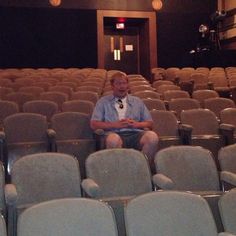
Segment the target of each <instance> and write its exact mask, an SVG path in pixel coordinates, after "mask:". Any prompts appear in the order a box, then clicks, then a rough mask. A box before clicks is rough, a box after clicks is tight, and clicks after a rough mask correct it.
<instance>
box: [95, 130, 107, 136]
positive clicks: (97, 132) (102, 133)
mask: <svg viewBox="0 0 236 236" xmlns="http://www.w3.org/2000/svg"><path fill="white" fill-rule="evenodd" d="M94 134H95V135H104V134H105V131H104V130H103V129H96V130H95V131H94Z"/></svg>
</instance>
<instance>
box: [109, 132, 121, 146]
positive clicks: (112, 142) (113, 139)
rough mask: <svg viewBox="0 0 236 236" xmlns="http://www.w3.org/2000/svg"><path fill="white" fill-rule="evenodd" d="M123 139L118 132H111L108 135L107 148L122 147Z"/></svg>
mask: <svg viewBox="0 0 236 236" xmlns="http://www.w3.org/2000/svg"><path fill="white" fill-rule="evenodd" d="M122 144H123V142H122V139H121V137H120V136H119V135H118V134H116V133H110V134H108V135H107V137H106V148H122Z"/></svg>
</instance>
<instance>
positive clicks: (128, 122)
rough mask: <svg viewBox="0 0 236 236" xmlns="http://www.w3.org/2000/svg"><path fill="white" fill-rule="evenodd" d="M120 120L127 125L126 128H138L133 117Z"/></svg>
mask: <svg viewBox="0 0 236 236" xmlns="http://www.w3.org/2000/svg"><path fill="white" fill-rule="evenodd" d="M120 122H121V123H122V124H123V125H125V127H126V128H136V125H137V123H138V122H137V121H135V120H133V119H122V120H120Z"/></svg>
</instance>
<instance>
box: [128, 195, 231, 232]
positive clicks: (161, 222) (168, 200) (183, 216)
mask: <svg viewBox="0 0 236 236" xmlns="http://www.w3.org/2000/svg"><path fill="white" fill-rule="evenodd" d="M125 224H126V232H127V235H129V236H144V235H145V236H154V235H163V236H166V235H168V236H183V235H191V236H199V235H204V236H217V235H218V233H217V229H216V225H215V222H214V218H213V216H212V212H211V210H210V208H209V206H208V204H207V202H206V201H205V200H204V199H203V198H202V197H200V196H199V195H195V194H191V193H186V192H176V191H166V192H153V193H147V194H144V195H141V196H138V197H136V198H134V199H133V200H131V201H130V202H128V204H127V207H126V209H125ZM219 235H222V236H223V235H225V236H226V235H230V234H227V233H221V234H219Z"/></svg>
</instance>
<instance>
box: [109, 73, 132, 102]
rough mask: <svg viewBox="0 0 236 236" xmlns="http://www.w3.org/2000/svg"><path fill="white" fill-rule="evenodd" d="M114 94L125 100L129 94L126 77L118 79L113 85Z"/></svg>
mask: <svg viewBox="0 0 236 236" xmlns="http://www.w3.org/2000/svg"><path fill="white" fill-rule="evenodd" d="M112 89H113V94H114V95H115V96H116V97H119V98H123V97H125V96H126V95H127V93H128V89H129V86H128V81H127V79H126V78H125V77H120V78H116V79H115V80H114V83H113V84H112Z"/></svg>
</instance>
